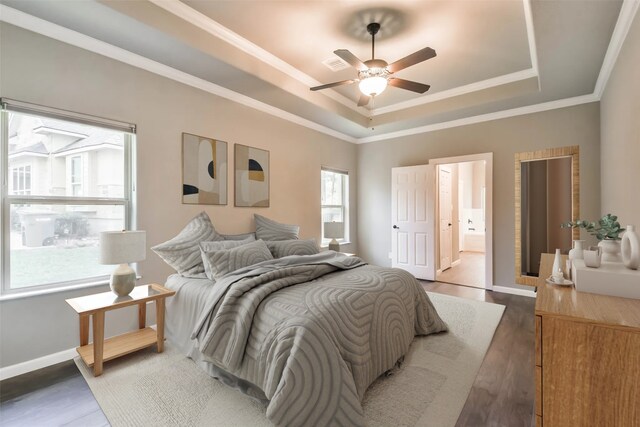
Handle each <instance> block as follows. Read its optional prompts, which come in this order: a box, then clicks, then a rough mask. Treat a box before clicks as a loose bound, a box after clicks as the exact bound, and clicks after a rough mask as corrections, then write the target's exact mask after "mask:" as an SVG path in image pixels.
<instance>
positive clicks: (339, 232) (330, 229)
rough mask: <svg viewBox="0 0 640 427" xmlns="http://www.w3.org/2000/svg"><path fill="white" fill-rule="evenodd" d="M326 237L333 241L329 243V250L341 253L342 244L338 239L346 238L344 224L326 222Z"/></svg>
mask: <svg viewBox="0 0 640 427" xmlns="http://www.w3.org/2000/svg"><path fill="white" fill-rule="evenodd" d="M324 237H325V239H333V240H331V242H329V250H331V251H336V252H340V243H338V241H337V240H336V238H339V239H340V238H342V237H344V222H325V223H324Z"/></svg>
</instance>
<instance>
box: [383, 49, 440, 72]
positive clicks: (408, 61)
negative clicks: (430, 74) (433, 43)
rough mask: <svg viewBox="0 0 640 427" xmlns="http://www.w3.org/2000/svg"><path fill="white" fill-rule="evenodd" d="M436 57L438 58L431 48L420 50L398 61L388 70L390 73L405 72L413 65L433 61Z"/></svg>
mask: <svg viewBox="0 0 640 427" xmlns="http://www.w3.org/2000/svg"><path fill="white" fill-rule="evenodd" d="M434 56H436V51H435V50H433V49H431V48H430V47H425V48H424V49H420V50H419V51H417V52H413V53H412V54H411V55H408V56H405V57H404V58H402V59H399V60H397V61H396V62H394V63H393V64H391V65H389V66H388V67H387V69H388V70H389V72H391V73H395V72H398V71H400V70H404V69H405V68H407V67H411V66H412V65H415V64H417V63H419V62H422V61H426V60H427V59H431V58H433V57H434Z"/></svg>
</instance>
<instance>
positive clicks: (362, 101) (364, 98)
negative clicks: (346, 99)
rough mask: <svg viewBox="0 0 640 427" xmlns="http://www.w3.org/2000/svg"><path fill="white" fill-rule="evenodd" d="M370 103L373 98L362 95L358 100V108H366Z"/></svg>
mask: <svg viewBox="0 0 640 427" xmlns="http://www.w3.org/2000/svg"><path fill="white" fill-rule="evenodd" d="M369 101H371V97H370V96H367V95H364V94H361V95H360V99H359V100H358V107H364V106H365V105H367V104H368V103H369Z"/></svg>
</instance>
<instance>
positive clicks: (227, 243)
mask: <svg viewBox="0 0 640 427" xmlns="http://www.w3.org/2000/svg"><path fill="white" fill-rule="evenodd" d="M255 241H256V238H255V237H253V235H251V236H250V237H248V238H246V239H245V240H218V241H213V242H200V256H201V258H202V264H203V265H204V272H205V274H206V275H207V277H209V278H211V277H214V276H215V271H214V269H213V268H212V266H211V264H210V263H209V257H208V256H207V253H209V252H216V251H224V250H229V249H233V248H237V247H239V246H242V245H246V244H248V243H251V242H255Z"/></svg>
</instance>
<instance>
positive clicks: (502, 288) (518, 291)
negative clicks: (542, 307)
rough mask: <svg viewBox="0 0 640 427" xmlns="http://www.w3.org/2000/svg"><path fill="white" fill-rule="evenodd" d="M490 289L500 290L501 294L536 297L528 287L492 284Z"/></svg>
mask: <svg viewBox="0 0 640 427" xmlns="http://www.w3.org/2000/svg"><path fill="white" fill-rule="evenodd" d="M491 290H492V291H495V292H501V293H503V294H513V295H521V296H523V297H531V298H535V297H536V293H535V292H534V291H530V290H528V289H518V288H510V287H508V286H494V287H493V288H492V289H491Z"/></svg>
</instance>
